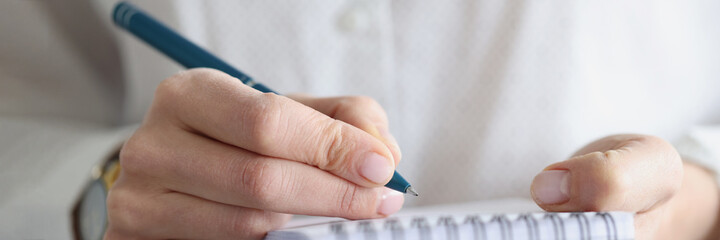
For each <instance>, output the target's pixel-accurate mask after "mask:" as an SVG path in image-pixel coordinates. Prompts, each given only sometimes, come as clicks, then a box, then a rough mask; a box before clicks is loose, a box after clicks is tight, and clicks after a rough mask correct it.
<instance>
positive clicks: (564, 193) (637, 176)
mask: <svg viewBox="0 0 720 240" xmlns="http://www.w3.org/2000/svg"><path fill="white" fill-rule="evenodd" d="M682 174H683V172H682V160H681V159H680V156H679V155H678V153H677V152H676V151H675V149H674V148H673V147H672V146H671V145H670V144H669V143H667V142H665V141H664V140H662V139H660V138H656V137H651V136H644V135H615V136H610V137H606V138H602V139H600V140H597V141H595V142H593V143H591V144H589V145H588V146H586V147H585V148H583V149H581V150H580V151H579V152H578V153H577V154H576V156H574V157H572V158H570V159H569V160H566V161H563V162H559V163H555V164H552V165H550V166H548V167H547V168H545V170H544V171H542V172H541V173H540V174H538V175H537V176H536V177H535V179H534V180H533V183H532V186H531V194H532V196H533V199H534V200H535V202H536V203H537V204H538V205H539V206H540V207H541V208H543V209H545V210H547V211H557V212H568V211H629V212H645V211H648V210H651V209H653V208H654V207H655V206H657V205H660V204H662V203H664V202H666V201H668V200H669V199H670V198H671V197H672V196H673V194H674V193H675V192H677V191H678V190H679V188H680V185H681V183H682Z"/></svg>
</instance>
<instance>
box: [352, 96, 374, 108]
mask: <svg viewBox="0 0 720 240" xmlns="http://www.w3.org/2000/svg"><path fill="white" fill-rule="evenodd" d="M343 103H344V104H346V106H349V107H368V108H377V107H380V104H379V103H378V102H377V101H375V99H373V98H371V97H368V96H351V97H347V98H346V99H345V101H343Z"/></svg>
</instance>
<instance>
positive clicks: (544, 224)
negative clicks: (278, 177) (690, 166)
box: [265, 208, 635, 240]
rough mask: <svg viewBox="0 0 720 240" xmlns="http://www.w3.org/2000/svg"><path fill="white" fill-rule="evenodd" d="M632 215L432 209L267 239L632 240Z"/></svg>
mask: <svg viewBox="0 0 720 240" xmlns="http://www.w3.org/2000/svg"><path fill="white" fill-rule="evenodd" d="M470 210H472V209H470ZM633 216H634V214H632V213H626V212H577V213H547V212H518V213H510V212H507V211H505V212H502V213H486V211H479V212H468V209H465V210H458V209H457V208H455V209H450V210H448V211H446V212H443V211H437V209H436V211H429V212H423V211H410V212H409V213H407V214H402V213H401V214H397V215H394V216H391V217H388V218H385V219H372V220H358V221H350V220H343V219H338V218H333V219H327V218H326V219H325V221H322V220H318V219H312V220H311V221H304V222H303V221H300V222H296V223H294V224H291V225H289V226H287V227H285V228H283V229H280V230H276V231H272V232H270V233H268V235H267V236H266V238H265V239H267V240H276V239H328V240H330V239H333V240H334V239H338V240H354V239H368V240H383V239H389V240H398V239H402V240H411V239H420V240H438V239H440V240H444V239H448V240H461V239H472V240H496V239H497V240H525V239H527V240H574V239H578V240H585V239H587V240H593V239H602V240H630V239H634V229H635V228H634V223H633Z"/></svg>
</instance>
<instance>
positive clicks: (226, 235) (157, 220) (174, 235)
mask: <svg viewBox="0 0 720 240" xmlns="http://www.w3.org/2000/svg"><path fill="white" fill-rule="evenodd" d="M138 190H139V191H138ZM110 196H111V197H110V198H108V209H109V211H108V213H109V217H108V221H109V228H108V230H107V232H106V238H105V239H137V238H141V239H261V238H262V237H263V236H264V235H265V233H266V232H268V231H270V230H273V229H276V228H279V227H281V226H282V225H283V224H284V223H285V222H287V221H288V220H289V218H290V215H287V214H279V213H273V212H269V211H262V210H256V209H250V208H242V207H236V206H231V205H226V204H221V203H216V202H212V201H207V200H204V199H200V198H197V197H193V196H189V195H185V194H181V193H177V192H164V193H160V192H156V191H153V190H149V189H142V188H137V187H134V188H130V187H129V186H127V185H126V186H122V185H121V186H119V187H116V188H113V189H112V191H111V195H110Z"/></svg>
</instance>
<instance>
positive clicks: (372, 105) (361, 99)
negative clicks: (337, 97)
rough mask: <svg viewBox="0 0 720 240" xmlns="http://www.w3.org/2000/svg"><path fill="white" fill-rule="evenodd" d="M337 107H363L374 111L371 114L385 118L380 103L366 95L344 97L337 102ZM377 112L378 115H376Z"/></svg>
mask: <svg viewBox="0 0 720 240" xmlns="http://www.w3.org/2000/svg"><path fill="white" fill-rule="evenodd" d="M339 108H341V109H352V108H356V109H363V110H366V111H371V112H374V113H375V114H373V116H379V117H381V118H382V119H385V118H387V116H385V115H386V114H385V110H383V108H382V106H381V105H380V103H378V102H377V101H376V100H375V99H374V98H371V97H368V96H351V97H346V98H344V99H343V100H341V101H340V103H339ZM376 114H379V115H376Z"/></svg>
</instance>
